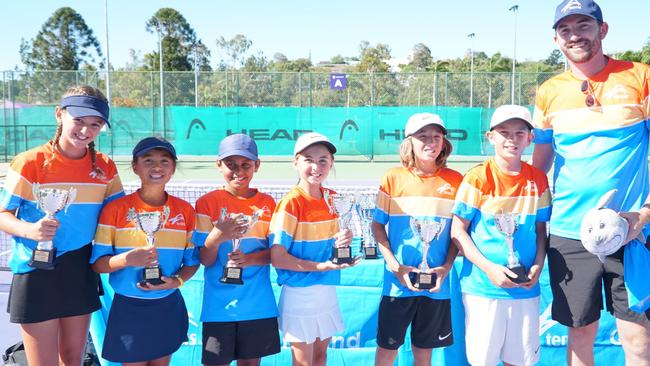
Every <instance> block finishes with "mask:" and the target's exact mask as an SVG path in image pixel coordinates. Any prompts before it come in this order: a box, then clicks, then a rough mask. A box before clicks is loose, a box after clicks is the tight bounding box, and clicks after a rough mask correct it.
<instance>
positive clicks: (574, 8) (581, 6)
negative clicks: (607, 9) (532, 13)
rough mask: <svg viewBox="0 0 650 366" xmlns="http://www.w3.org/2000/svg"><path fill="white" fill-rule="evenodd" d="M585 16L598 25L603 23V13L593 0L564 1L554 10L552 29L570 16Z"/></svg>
mask: <svg viewBox="0 0 650 366" xmlns="http://www.w3.org/2000/svg"><path fill="white" fill-rule="evenodd" d="M576 14H577V15H585V16H588V17H590V18H593V19H595V20H596V21H598V22H599V23H602V22H603V12H602V11H601V10H600V6H598V4H596V2H595V1H593V0H564V1H562V2H561V3H560V5H558V6H557V8H555V21H554V22H553V29H555V28H557V24H558V23H559V22H560V21H561V20H562V19H564V18H566V17H568V16H570V15H576Z"/></svg>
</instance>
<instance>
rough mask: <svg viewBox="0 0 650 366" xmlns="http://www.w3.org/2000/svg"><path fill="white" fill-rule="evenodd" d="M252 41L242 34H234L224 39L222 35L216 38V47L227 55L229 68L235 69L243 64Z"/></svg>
mask: <svg viewBox="0 0 650 366" xmlns="http://www.w3.org/2000/svg"><path fill="white" fill-rule="evenodd" d="M252 45H253V42H252V41H251V40H249V39H248V38H246V36H245V35H243V34H236V35H235V36H234V37H233V38H232V39H229V40H228V39H225V38H224V37H223V36H221V37H219V38H218V39H217V47H218V48H220V49H222V50H223V52H224V53H225V54H226V56H227V57H228V61H229V66H230V68H231V69H236V68H238V67H241V66H242V65H243V62H244V60H245V58H244V57H245V56H246V52H248V49H250V48H251V46H252Z"/></svg>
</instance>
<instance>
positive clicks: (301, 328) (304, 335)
mask: <svg viewBox="0 0 650 366" xmlns="http://www.w3.org/2000/svg"><path fill="white" fill-rule="evenodd" d="M278 307H279V312H280V316H279V319H278V320H279V323H280V331H281V332H282V336H283V338H284V341H288V342H304V343H307V344H309V343H314V342H315V341H316V338H320V339H321V340H324V339H327V338H330V337H331V336H333V335H334V334H336V333H339V332H342V331H343V330H344V329H345V326H344V325H343V318H342V317H341V310H340V309H339V301H338V298H337V297H336V287H335V286H326V285H313V286H308V287H290V286H287V285H284V286H282V291H281V292H280V302H279V306H278Z"/></svg>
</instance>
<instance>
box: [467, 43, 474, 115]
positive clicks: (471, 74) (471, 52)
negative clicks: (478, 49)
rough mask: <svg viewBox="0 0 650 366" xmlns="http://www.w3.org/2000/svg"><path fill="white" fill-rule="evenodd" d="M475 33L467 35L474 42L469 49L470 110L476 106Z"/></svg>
mask: <svg viewBox="0 0 650 366" xmlns="http://www.w3.org/2000/svg"><path fill="white" fill-rule="evenodd" d="M475 36H476V34H475V33H470V34H468V35H467V37H469V39H471V40H472V43H471V46H470V49H469V57H470V62H469V106H470V108H471V107H473V106H474V37H475Z"/></svg>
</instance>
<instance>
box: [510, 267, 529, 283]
mask: <svg viewBox="0 0 650 366" xmlns="http://www.w3.org/2000/svg"><path fill="white" fill-rule="evenodd" d="M506 267H508V269H509V270H511V271H512V272H514V273H515V274H516V275H517V276H516V277H510V276H508V278H509V279H510V281H512V282H514V283H525V282H528V280H529V278H528V271H527V270H526V267H524V266H522V265H521V264H516V265H508V266H506Z"/></svg>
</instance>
